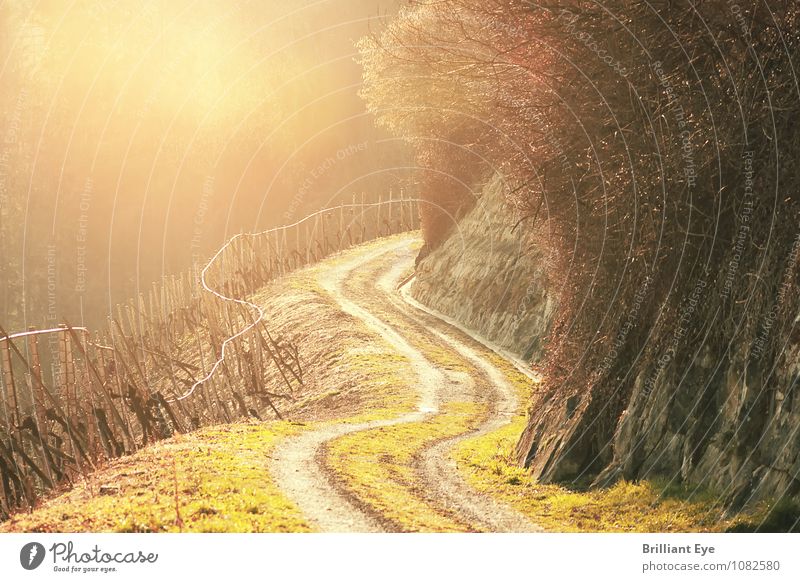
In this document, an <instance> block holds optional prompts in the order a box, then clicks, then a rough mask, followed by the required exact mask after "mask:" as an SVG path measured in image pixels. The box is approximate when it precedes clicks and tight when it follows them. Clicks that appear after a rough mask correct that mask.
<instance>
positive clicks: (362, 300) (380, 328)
mask: <svg viewBox="0 0 800 582" xmlns="http://www.w3.org/2000/svg"><path fill="white" fill-rule="evenodd" d="M414 242H415V239H413V238H410V237H408V238H403V239H400V240H397V239H393V240H391V241H388V242H387V243H386V244H385V245H382V246H380V247H378V248H372V249H371V250H369V251H366V252H364V253H362V254H359V255H356V256H355V257H354V258H352V259H349V260H347V261H344V262H340V263H337V264H335V265H333V266H331V268H329V269H326V270H325V271H323V272H322V274H321V275H320V278H319V282H320V284H321V286H322V287H323V288H324V289H325V290H326V291H327V292H328V293H329V294H330V295H331V296H332V297H333V298H334V299H335V300H336V301H337V302H338V304H339V305H340V307H341V309H342V310H343V311H345V312H346V313H348V314H350V315H352V316H354V317H356V318H358V319H359V320H361V321H362V322H364V324H366V326H367V327H368V328H370V329H371V330H372V331H374V332H375V333H376V334H377V335H379V336H380V337H381V338H383V339H384V340H385V341H386V342H387V343H388V344H389V346H390V347H391V349H392V350H394V351H395V352H397V353H398V354H400V355H402V356H404V357H405V358H407V359H408V361H409V362H410V364H411V368H412V370H413V373H414V375H415V378H414V380H415V382H414V384H415V385H416V386H417V389H418V398H419V399H418V405H417V410H416V411H413V412H410V413H406V414H403V415H400V416H398V417H395V418H392V419H386V420H378V421H372V422H364V423H358V424H348V423H346V422H344V423H341V424H335V425H331V426H326V427H324V428H321V429H318V430H313V431H310V432H307V433H304V434H302V435H300V436H298V437H293V438H291V439H288V440H287V441H285V442H284V443H283V444H282V445H281V446H279V447H278V448H277V449H276V450H275V451H274V453H273V462H272V465H271V472H272V475H273V478H274V479H275V482H276V484H277V485H278V487H280V488H281V489H282V490H283V491H284V493H285V494H286V495H287V496H288V497H289V498H290V499H291V500H292V501H293V502H294V503H295V504H296V505H297V506H298V507H299V508H300V510H301V511H302V512H303V514H304V515H305V516H306V518H307V519H308V520H309V521H310V522H311V523H312V524H313V525H314V526H315V527H316V528H317V529H319V530H321V531H334V532H377V531H384V530H385V529H386V528H385V526H384V525H383V524H382V521H381V519H380V516H378V515H376V514H375V513H374V512H371V511H370V510H369V508H363V507H360V506H359V505H358V504H357V503H355V502H353V501H351V500H350V496H349V495H347V492H346V491H342V489H341V487H342V486H341V485H340V484H337V483H336V482H334V480H333V479H332V478H331V476H330V475H329V474H328V472H327V470H326V469H325V463H324V457H323V456H324V453H325V447H326V444H327V443H329V442H331V441H332V440H334V439H336V438H339V437H342V436H344V435H347V434H351V433H355V432H359V431H365V430H370V429H376V428H380V427H387V426H392V425H397V424H403V423H418V422H424V421H425V420H426V419H428V418H430V417H431V416H433V415H435V414H437V413H438V411H439V409H440V406H441V405H442V404H443V403H445V402H451V401H456V400H460V401H478V400H480V401H481V402H483V403H484V405H485V406H486V408H487V410H488V412H487V414H486V418H485V419H483V420H482V422H481V423H480V426H479V427H478V428H477V429H475V430H470V431H468V432H465V433H463V434H459V435H457V436H454V437H449V438H446V439H443V440H440V441H438V442H436V443H434V444H432V445H431V446H428V447H426V448H425V449H423V450H421V451H420V452H419V454H418V456H417V461H416V462H415V466H414V469H415V471H416V472H417V474H418V476H419V479H420V481H421V482H422V483H423V484H424V487H425V491H426V497H428V498H429V500H430V502H432V503H433V504H434V505H436V506H437V507H439V508H441V509H442V510H443V511H445V512H446V513H449V514H452V515H455V516H457V517H458V519H459V521H462V522H464V523H466V524H469V525H470V527H471V528H473V529H475V530H478V531H501V532H520V531H525V532H528V531H541V528H539V527H537V526H536V525H535V524H533V523H531V522H530V521H529V520H528V519H527V518H526V517H524V516H523V515H522V514H520V513H519V512H517V511H515V510H513V509H511V508H509V507H508V506H505V505H503V504H501V503H499V502H497V501H496V500H494V499H492V498H490V497H488V496H486V495H483V494H480V493H478V492H476V491H475V490H474V489H472V488H471V487H470V486H469V485H468V484H467V483H466V482H465V481H464V479H463V478H462V477H461V475H460V473H459V471H458V469H457V467H456V463H455V461H454V460H453V459H452V457H451V455H450V451H451V449H452V448H453V447H454V446H455V445H456V444H458V443H459V442H461V441H463V440H464V439H467V438H473V437H476V436H480V435H483V434H487V433H489V432H492V431H495V430H497V429H499V428H502V427H503V426H505V425H506V424H507V423H509V422H510V421H511V418H512V416H513V415H514V414H515V412H516V411H517V410H518V408H519V402H518V399H517V395H516V392H515V390H514V388H513V387H512V386H511V385H510V384H509V382H508V380H507V379H506V378H505V376H504V374H503V373H502V372H501V371H500V370H498V369H497V368H496V367H495V366H493V365H492V364H491V363H490V362H489V361H488V360H487V359H486V358H484V357H482V355H481V352H484V353H485V352H486V350H487V349H493V348H492V346H490V345H488V344H483V345H481V343H482V342H480V340H476V338H474V337H472V336H471V335H469V333H468V332H466V330H463V329H458V328H457V327H454V326H452V325H450V323H447V322H445V321H443V318H442V317H441V316H440V314H437V313H435V312H434V311H432V310H429V309H427V308H425V307H424V306H422V305H420V304H418V303H417V302H416V301H414V300H413V299H412V298H411V297H410V296H409V294H408V287H407V286H405V287H403V288H402V289H399V288H400V280H401V279H402V277H403V274H404V273H405V272H407V271H408V269H409V268H410V266H411V265H412V264H413V261H414V256H415V253H414V252H413V251H412V246H413V244H414ZM387 255H391V257H390V258H391V267H390V268H389V269H388V270H386V271H384V272H383V274H382V275H381V276H380V277H379V278H378V280H377V281H375V282H374V286H373V287H372V289H368V290H367V291H366V292H365V291H364V290H362V291H361V292H359V293H357V294H356V293H352V292H348V291H347V290H346V289H345V287H346V285H345V282H346V281H347V280H348V279H349V278H351V277H352V275H353V273H354V272H356V271H359V270H362V269H366V268H370V266H371V265H372V264H374V263H376V262H385V261H386V259H387ZM387 308H388V309H391V310H392V313H391V317H387V316H386V310H387ZM378 314H383V318H382V317H381V316H379V315H378ZM395 318H405V321H404V325H403V326H394V325H392V324H391V322H389V321H387V320H389V319H391V320H395V321H397V320H396V319H395ZM409 326H411V327H412V328H415V332H414V333H427V334H429V335H428V337H429V338H433V339H434V341H435V342H436V343H437V344H438V345H439V346H440V347H441V348H442V349H445V350H447V351H448V352H449V353H451V354H452V355H453V356H454V357H456V358H459V359H460V360H461V361H463V362H466V363H468V364H469V368H470V369H471V370H472V373H471V374H470V375H469V376H466V375H465V374H463V373H455V372H451V371H447V370H441V369H439V368H438V367H437V366H436V365H435V364H433V363H432V362H431V361H430V360H429V359H428V358H427V357H426V356H425V354H424V353H423V352H422V351H420V350H419V349H418V348H416V347H414V345H413V344H414V342H413V338H412V337H410V336H408V337H407V336H404V335H403V334H404V333H406V334H408V333H409V332H408V329H409ZM401 330H404V331H401ZM468 344H470V345H468ZM465 376H466V377H465Z"/></svg>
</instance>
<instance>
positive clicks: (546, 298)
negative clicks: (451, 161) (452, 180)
mask: <svg viewBox="0 0 800 582" xmlns="http://www.w3.org/2000/svg"><path fill="white" fill-rule="evenodd" d="M517 220H518V219H517V218H516V217H515V216H514V213H513V211H512V210H510V209H509V207H508V206H507V205H506V204H505V202H504V198H503V184H502V180H501V179H500V178H499V177H495V178H493V179H492V180H491V181H490V182H489V183H488V184H487V185H486V186H485V187H484V188H483V190H482V195H481V197H480V199H479V200H478V202H477V203H476V204H475V206H474V207H473V209H472V210H471V211H470V212H469V213H468V214H467V215H465V216H464V217H463V218H462V219H461V220H460V221H459V223H458V224H457V225H456V227H455V228H453V230H452V231H451V233H450V236H449V238H448V239H447V240H446V241H445V242H444V243H443V244H442V245H441V246H439V247H438V248H437V249H436V250H434V251H433V252H431V253H430V254H429V255H428V256H427V257H425V258H424V259H423V260H422V261H421V262H420V263H419V264H418V266H417V273H416V275H417V277H416V280H415V282H414V285H413V287H412V294H413V296H414V297H415V298H416V299H417V300H418V301H421V302H422V303H424V304H425V305H428V306H430V307H432V308H434V309H436V310H438V311H440V312H442V313H444V314H446V315H449V316H450V317H453V318H454V319H457V320H459V321H460V322H462V323H463V324H464V325H465V326H467V327H468V328H470V329H474V330H475V331H477V332H478V333H480V334H481V335H482V336H484V337H486V338H488V339H490V340H492V341H493V342H495V343H497V344H498V345H500V346H501V347H503V348H505V349H507V350H509V351H511V352H513V353H515V354H518V355H520V356H521V357H523V358H524V359H526V360H531V359H533V360H535V359H537V358H539V357H540V356H541V354H542V349H543V340H544V338H545V337H546V335H547V332H548V329H549V322H550V321H551V318H552V314H553V313H554V311H555V307H556V302H555V300H554V298H553V297H552V295H551V294H549V293H548V292H547V288H548V285H547V275H546V272H545V268H544V261H545V260H546V257H545V256H544V254H543V253H542V252H541V251H539V250H537V249H536V248H534V247H533V246H532V245H531V244H530V243H527V242H526V241H525V240H523V237H522V236H521V229H520V228H515V225H516V223H517Z"/></svg>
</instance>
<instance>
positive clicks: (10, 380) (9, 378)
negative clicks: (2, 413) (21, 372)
mask: <svg viewBox="0 0 800 582" xmlns="http://www.w3.org/2000/svg"><path fill="white" fill-rule="evenodd" d="M10 341H11V340H10V339H7V338H6V339H5V340H4V341H2V342H0V361H2V366H3V382H4V384H5V386H6V389H7V390H10V391H11V404H12V410H11V419H10V422H11V426H9V427H8V430H9V432H10V433H11V434H12V435H14V437H13V438H14V440H16V441H19V436H20V435H19V424H20V422H19V398H18V396H17V385H16V383H15V381H14V368H13V364H12V362H11V346H10V345H9V342H10Z"/></svg>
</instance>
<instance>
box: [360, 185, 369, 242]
mask: <svg viewBox="0 0 800 582" xmlns="http://www.w3.org/2000/svg"><path fill="white" fill-rule="evenodd" d="M365 215H366V209H365V208H364V192H363V191H362V192H361V240H360V241H359V242H360V243H363V242H364V241H365V240H366V236H367V221H366V220H365V219H364V218H365Z"/></svg>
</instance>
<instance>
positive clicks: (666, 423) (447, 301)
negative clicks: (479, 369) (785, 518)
mask: <svg viewBox="0 0 800 582" xmlns="http://www.w3.org/2000/svg"><path fill="white" fill-rule="evenodd" d="M517 220H518V219H517V217H515V216H514V213H513V211H512V210H510V209H509V208H508V206H507V205H506V204H505V203H504V200H503V195H502V183H501V181H500V180H499V179H497V178H495V179H493V180H492V181H491V182H490V183H489V184H488V185H487V186H486V187H485V188H484V189H483V195H482V197H481V199H480V200H479V202H478V203H477V204H476V206H475V208H474V209H473V210H472V211H471V212H470V213H469V214H467V215H466V216H465V217H464V218H463V219H462V220H461V221H460V222H459V224H458V227H457V228H456V229H455V230H454V231H453V232H452V234H451V235H450V237H449V238H448V239H447V240H446V241H445V242H444V244H443V245H442V246H440V247H439V248H438V249H436V250H434V251H432V252H431V253H430V254H429V255H428V256H426V257H424V258H423V259H421V261H420V263H419V265H418V269H417V280H416V282H415V284H414V287H413V290H412V292H413V294H414V296H415V297H416V298H417V299H418V300H419V301H421V302H423V303H425V304H427V305H429V306H431V307H433V308H435V309H437V310H439V311H441V312H443V313H445V314H447V315H449V316H451V317H453V318H455V319H457V320H459V321H461V322H462V323H463V324H464V325H466V326H467V327H469V328H471V329H474V330H476V331H477V332H479V333H480V334H481V335H483V336H484V337H487V338H489V339H491V340H493V341H494V342H496V343H498V344H499V345H501V346H502V347H504V348H506V349H508V350H510V351H512V352H514V353H516V354H518V355H520V356H521V357H523V358H525V359H527V360H532V361H534V362H535V361H537V360H538V359H539V358H541V357H542V355H543V353H544V349H545V347H546V338H547V336H548V333H549V332H550V330H551V327H552V326H553V322H554V320H555V311H556V308H557V301H556V298H555V293H554V290H552V289H549V287H548V280H547V274H546V268H545V261H546V257H545V256H544V254H543V252H542V251H541V250H537V249H535V248H531V246H530V245H528V244H526V243H523V242H522V239H523V236H522V235H521V233H520V232H519V229H515V228H514V225H515V224H516V222H517ZM792 276H793V277H797V276H798V273H797V272H794V273H793V274H792ZM721 284H722V282H721V281H716V280H715V279H714V277H713V276H712V277H710V279H709V282H708V288H707V289H705V290H704V291H703V293H705V294H706V297H713V294H714V293H719V287H720V285H721ZM657 289H658V285H657V283H654V284H653V289H652V290H651V292H653V293H656V292H657ZM649 293H650V292H648V295H647V299H646V300H645V303H652V304H654V305H658V302H657V301H655V300H654V299H653V298H652V297H651V296H650V295H649ZM705 303H708V308H709V309H714V308H715V307H714V305H713V303H711V302H710V301H706V302H705ZM703 305H704V301H703V300H702V298H701V299H700V301H699V306H698V307H697V310H698V313H701V312H702V310H703V309H705V308H704V307H703ZM787 305H788V304H787ZM642 309H643V310H644V307H643V308H642ZM705 316H706V314H705V313H702V317H700V316H698V320H703V318H704V317H705ZM642 319H643V320H648V321H649V320H650V319H655V318H654V317H653V314H652V313H648V314H645V312H644V311H642ZM781 321H783V324H781V326H780V329H778V328H779V326H778V324H777V323H776V324H775V328H774V333H775V334H776V335H779V336H780V337H781V338H782V339H781V341H780V342H779V346H778V349H777V350H776V351H773V352H769V353H768V352H761V351H759V350H757V349H754V345H755V346H757V344H758V342H757V340H758V336H759V334H760V333H763V329H764V324H763V321H759V320H756V321H755V322H754V323H753V324H752V325H750V326H749V327H743V328H741V329H740V331H739V334H738V336H737V337H736V341H735V342H734V341H732V337H728V336H726V335H724V334H723V335H720V336H719V337H714V338H712V339H710V340H709V341H707V342H704V343H702V344H700V349H699V350H696V349H694V348H692V349H693V350H694V351H688V352H686V353H681V352H677V353H676V354H675V355H674V357H673V358H672V359H671V360H669V361H667V360H665V359H664V358H663V354H664V350H665V343H668V341H669V340H670V339H671V337H670V336H666V335H664V334H662V335H661V336H660V337H659V336H658V334H655V335H653V336H649V337H647V338H646V339H645V338H642V339H641V341H640V340H639V339H638V338H632V336H631V337H629V338H628V339H629V340H630V342H631V343H632V344H635V345H634V348H635V349H636V350H637V352H636V353H637V355H636V356H635V357H633V358H628V356H627V355H623V354H621V355H620V357H619V358H617V360H618V361H617V362H616V363H615V364H614V365H612V366H610V367H609V369H608V370H607V374H606V376H607V379H605V380H603V381H602V382H597V383H596V384H594V385H592V386H591V387H587V386H585V385H576V386H553V387H548V390H546V391H545V392H543V393H542V394H540V395H538V396H537V397H536V398H537V399H536V400H535V401H534V402H532V403H531V407H530V418H529V423H528V426H527V428H526V430H525V432H524V434H523V435H522V436H521V438H520V441H519V443H518V446H517V455H518V460H519V462H520V463H521V464H522V465H524V466H526V467H528V468H529V469H530V470H531V472H532V473H533V474H534V475H536V476H537V477H538V478H540V479H542V480H543V481H550V482H553V481H569V482H575V481H579V482H583V483H587V484H590V483H591V484H594V485H596V486H603V485H607V484H610V483H613V482H614V481H615V480H617V479H620V478H626V479H631V480H636V479H642V478H650V477H665V478H667V479H672V480H674V482H686V483H691V484H695V485H702V486H708V487H711V488H713V490H715V491H717V492H719V494H720V496H721V501H722V502H723V503H725V504H728V505H732V506H734V507H738V506H743V505H747V504H748V503H752V502H754V501H757V500H762V499H777V498H781V497H787V496H788V497H795V498H797V496H798V495H800V477H798V475H800V387H799V385H800V337H798V332H797V330H798V329H800V317H799V316H797V315H796V313H788V312H787V313H786V314H785V317H784V318H783V319H782V320H781ZM792 322H794V323H793V324H792ZM648 333H649V332H648ZM638 346H643V347H642V351H641V352H640V353H639V352H638V350H639V347H638ZM687 349H688V348H687ZM628 355H629V354H628ZM632 362H633V363H632ZM550 388H552V389H550Z"/></svg>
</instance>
